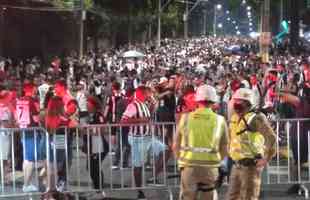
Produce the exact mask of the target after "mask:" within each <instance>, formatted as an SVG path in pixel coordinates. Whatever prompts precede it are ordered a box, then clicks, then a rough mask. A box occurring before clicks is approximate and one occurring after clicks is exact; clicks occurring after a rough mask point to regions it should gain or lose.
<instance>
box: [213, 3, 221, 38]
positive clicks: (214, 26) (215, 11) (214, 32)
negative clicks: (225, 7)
mask: <svg viewBox="0 0 310 200" xmlns="http://www.w3.org/2000/svg"><path fill="white" fill-rule="evenodd" d="M221 9H222V5H221V4H216V5H214V22H213V34H214V36H215V37H216V24H217V11H218V10H221Z"/></svg>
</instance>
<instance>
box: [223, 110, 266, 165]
mask: <svg viewBox="0 0 310 200" xmlns="http://www.w3.org/2000/svg"><path fill="white" fill-rule="evenodd" d="M256 115H257V114H256V113H253V112H250V113H247V114H246V115H245V116H244V119H242V118H240V117H239V116H238V115H237V114H234V115H233V116H232V117H231V121H230V124H229V132H230V147H229V148H230V149H229V154H230V157H231V158H232V159H233V160H241V159H244V158H253V159H254V158H255V157H256V156H257V155H261V156H264V150H265V138H264V136H263V135H262V134H260V133H259V132H256V131H252V130H249V126H250V124H251V123H252V121H253V120H254V119H255V116H256Z"/></svg>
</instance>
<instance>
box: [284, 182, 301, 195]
mask: <svg viewBox="0 0 310 200" xmlns="http://www.w3.org/2000/svg"><path fill="white" fill-rule="evenodd" d="M299 190H300V184H294V185H292V186H291V187H290V188H289V189H288V190H287V192H286V193H287V194H298V191H299Z"/></svg>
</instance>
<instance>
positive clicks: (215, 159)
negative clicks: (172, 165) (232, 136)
mask: <svg viewBox="0 0 310 200" xmlns="http://www.w3.org/2000/svg"><path fill="white" fill-rule="evenodd" d="M224 122H225V119H224V117H222V116H220V115H217V114H216V113H214V112H213V111H212V110H211V109H209V108H203V109H196V110H195V111H194V112H191V113H189V114H184V115H182V117H181V120H180V122H179V128H180V131H179V134H181V135H182V137H181V138H182V139H181V149H180V156H179V160H178V164H179V167H185V166H209V167H218V166H219V164H220V161H221V159H222V158H221V156H220V153H219V145H220V140H221V137H222V135H223V133H225V131H224V130H223V129H224Z"/></svg>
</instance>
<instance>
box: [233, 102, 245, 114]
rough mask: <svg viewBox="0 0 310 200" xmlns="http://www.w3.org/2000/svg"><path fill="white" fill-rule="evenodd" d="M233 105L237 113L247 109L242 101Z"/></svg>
mask: <svg viewBox="0 0 310 200" xmlns="http://www.w3.org/2000/svg"><path fill="white" fill-rule="evenodd" d="M233 107H234V110H235V111H236V112H237V113H241V112H242V111H244V109H245V107H244V105H243V104H242V103H234V105H233Z"/></svg>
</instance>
